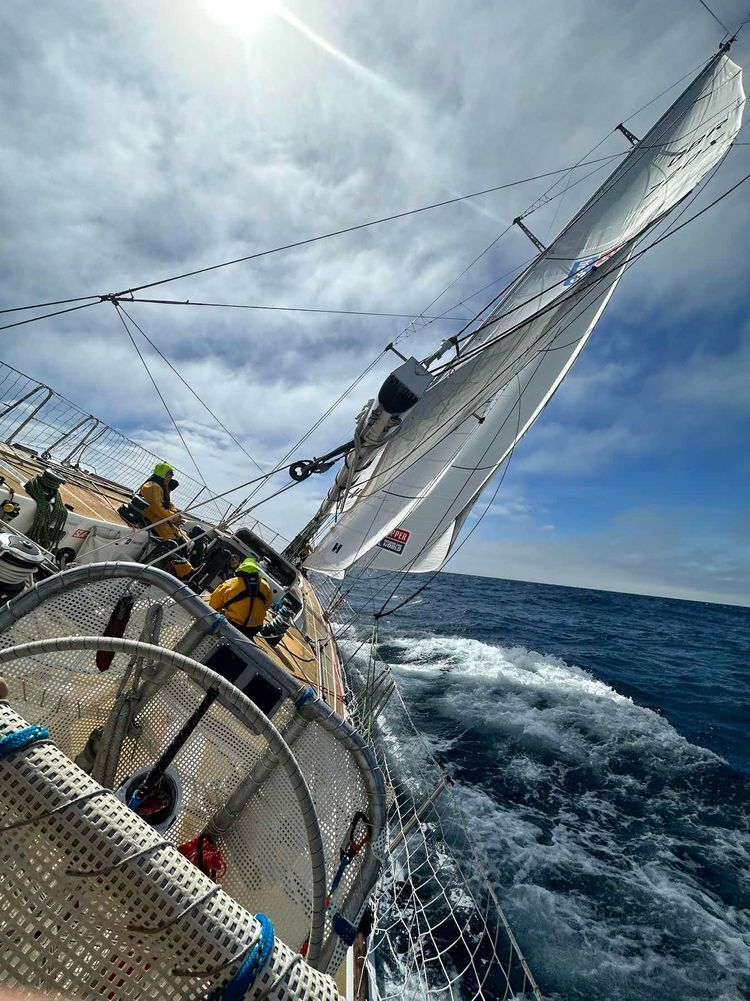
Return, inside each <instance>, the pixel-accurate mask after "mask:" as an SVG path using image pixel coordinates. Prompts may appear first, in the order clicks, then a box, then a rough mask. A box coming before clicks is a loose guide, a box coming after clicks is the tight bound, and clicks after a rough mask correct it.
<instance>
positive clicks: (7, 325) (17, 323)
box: [0, 296, 101, 330]
mask: <svg viewBox="0 0 750 1001" xmlns="http://www.w3.org/2000/svg"><path fill="white" fill-rule="evenodd" d="M87 298H89V299H91V298H93V296H87ZM71 301H75V300H71ZM100 302H101V296H97V297H96V300H95V301H94V302H84V303H83V304H82V305H80V306H69V307H68V309H56V310H55V311H54V313H42V314H41V316H30V317H29V318H28V319H27V320H16V321H15V322H14V323H4V324H3V325H2V326H1V327H0V330H10V328H11V327H22V326H23V325H24V324H26V323H36V321H37V320H46V319H47V318H48V317H50V316H61V315H62V314H63V313H75V312H76V310H78V309H88V307H89V306H98V305H99V303H100ZM20 308H21V309H25V308H27V307H25V306H22V307H20ZM5 312H12V310H6V311H5Z"/></svg>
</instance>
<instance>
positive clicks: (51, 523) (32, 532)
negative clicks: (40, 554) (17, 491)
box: [24, 473, 68, 549]
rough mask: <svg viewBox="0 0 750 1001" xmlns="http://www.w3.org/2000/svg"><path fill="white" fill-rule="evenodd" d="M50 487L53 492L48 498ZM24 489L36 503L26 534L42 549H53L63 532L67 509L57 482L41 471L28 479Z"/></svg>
mask: <svg viewBox="0 0 750 1001" xmlns="http://www.w3.org/2000/svg"><path fill="white" fill-rule="evenodd" d="M52 489H54V491H55V493H54V496H53V498H52V499H51V500H50V497H49V494H50V492H51V491H52ZM24 490H25V491H26V493H27V494H28V495H29V497H31V499H32V500H33V501H34V502H35V503H36V513H35V514H34V521H33V523H32V525H31V528H30V529H29V531H28V532H27V533H26V534H27V535H28V537H29V538H30V539H32V540H33V541H34V542H37V543H39V545H40V546H42V547H43V548H44V549H54V547H55V546H56V545H57V543H58V542H59V541H60V539H61V538H62V537H63V535H64V533H65V522H66V521H67V520H68V509H67V508H66V507H65V504H64V503H63V499H62V497H61V496H60V490H59V489H58V487H57V484H56V483H53V481H52V480H50V479H48V478H47V477H46V476H45V474H44V473H41V474H40V475H39V476H35V477H34V479H33V480H29V482H28V483H27V484H26V485H25V486H24Z"/></svg>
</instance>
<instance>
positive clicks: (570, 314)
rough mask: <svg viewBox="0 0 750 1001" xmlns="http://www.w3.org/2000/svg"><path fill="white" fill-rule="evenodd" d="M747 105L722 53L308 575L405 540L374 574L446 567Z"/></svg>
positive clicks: (611, 181) (502, 318)
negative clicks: (624, 277) (474, 508)
mask: <svg viewBox="0 0 750 1001" xmlns="http://www.w3.org/2000/svg"><path fill="white" fill-rule="evenodd" d="M743 105H744V92H743V89H742V79H741V70H740V68H739V67H738V66H737V65H736V64H735V63H734V62H732V60H731V59H729V58H728V57H727V56H726V54H725V53H723V52H722V53H719V54H718V55H717V56H715V57H714V58H713V59H712V60H711V61H710V62H709V63H708V64H707V66H706V67H705V68H704V69H703V70H702V71H701V73H699V74H698V76H697V77H696V79H695V80H694V81H693V82H692V83H691V84H690V85H689V86H688V87H687V89H686V90H685V91H684V92H683V94H682V95H680V97H678V98H677V100H676V101H675V102H674V104H673V105H672V106H671V108H670V109H669V110H668V111H667V112H666V113H665V114H664V115H663V116H662V118H661V119H660V120H659V121H658V122H657V124H656V125H655V126H654V127H653V128H652V129H651V130H650V131H649V132H648V134H647V135H646V136H645V137H644V138H643V139H642V140H641V141H640V142H639V143H638V144H637V145H636V146H635V147H634V149H633V150H632V152H631V153H630V154H629V155H628V156H627V157H626V158H625V159H624V160H623V162H622V163H621V164H620V166H619V167H618V169H617V170H615V171H614V173H613V174H612V175H611V176H610V177H609V178H608V179H607V181H605V183H604V184H603V185H602V186H601V187H600V188H599V190H598V191H597V192H596V193H595V194H594V195H593V196H592V198H590V199H589V201H588V202H587V203H586V205H585V206H584V207H583V208H582V209H581V211H580V212H579V213H578V214H577V215H576V216H575V217H574V219H573V220H572V221H571V222H570V223H569V224H568V226H567V227H566V228H565V229H564V230H563V231H562V233H561V234H560V235H559V236H558V237H557V239H556V240H555V241H554V242H553V243H552V244H551V245H550V247H548V248H547V250H546V251H544V252H543V253H542V254H541V255H540V256H539V257H538V258H537V259H536V261H535V262H534V263H533V265H532V266H531V267H530V268H528V269H527V270H526V272H525V273H524V274H523V275H522V276H521V277H520V278H519V279H518V281H517V282H516V283H515V284H514V285H513V286H512V287H511V289H510V290H509V291H508V292H507V293H506V295H505V296H504V297H503V299H502V300H501V302H500V303H499V304H498V306H497V307H496V308H495V310H494V311H493V313H492V314H491V316H490V318H489V320H488V321H487V322H485V324H484V325H483V326H482V328H481V329H480V331H479V332H478V333H476V334H475V335H474V336H473V337H472V338H471V340H470V342H469V344H468V348H467V349H465V351H464V352H463V360H462V361H461V362H460V363H458V364H456V365H454V366H452V367H450V368H448V369H447V370H446V371H445V372H444V374H443V375H442V376H441V377H440V378H438V379H436V381H435V382H434V383H433V385H432V386H431V387H430V388H429V389H428V390H427V392H426V393H425V394H424V396H423V397H422V398H421V399H420V400H419V402H418V403H417V404H416V405H415V406H414V407H413V408H412V409H411V410H410V411H409V412H408V413H407V414H406V415H405V417H404V419H403V422H402V424H401V426H400V427H399V429H398V432H397V433H396V434H395V435H393V437H392V438H390V439H389V441H388V442H387V443H386V445H385V446H384V448H383V449H382V452H381V453H380V456H379V458H378V460H377V465H376V466H375V469H374V471H373V472H372V474H371V475H370V476H369V478H368V480H367V482H366V483H364V484H363V485H361V487H359V486H358V485H357V484H356V483H354V484H353V485H352V489H351V491H350V496H351V497H353V498H354V502H353V503H352V504H351V506H350V507H349V509H348V510H347V511H345V512H344V514H343V515H342V516H341V518H340V519H339V520H338V522H337V523H336V524H335V525H334V526H333V528H332V529H331V530H330V531H329V532H328V533H327V534H326V536H325V537H324V538H323V539H322V540H321V542H320V543H319V545H318V547H317V548H316V550H315V552H314V553H313V554H312V556H311V557H309V558H308V560H307V561H306V565H307V566H309V567H311V568H314V569H316V570H320V571H322V572H324V573H330V574H334V575H338V574H341V573H342V572H343V571H344V570H345V569H346V568H347V567H349V566H351V565H352V563H354V562H356V561H357V560H360V559H362V557H364V556H366V554H368V553H370V551H371V550H373V548H374V547H378V544H379V543H380V542H381V541H382V540H386V539H387V537H388V536H389V534H391V533H393V532H394V530H399V533H400V534H399V536H398V538H396V539H394V540H393V541H394V542H395V543H396V545H393V546H388V545H387V544H385V543H384V546H383V547H378V549H379V550H380V551H379V552H377V553H376V554H375V555H374V556H371V557H368V559H367V561H366V562H368V563H369V562H370V561H372V564H373V565H375V566H386V567H389V568H394V569H396V568H398V569H404V570H428V569H433V568H434V567H435V566H437V565H439V564H440V562H442V560H443V559H444V558H445V556H446V555H447V553H448V551H449V549H450V546H451V545H452V544H453V542H454V541H455V538H456V535H457V530H456V525H457V522H458V521H459V520H461V519H465V517H466V514H467V513H468V509H469V507H470V505H471V503H472V502H473V500H474V499H476V496H477V495H478V493H479V492H480V491H481V488H482V486H483V485H484V484H485V483H486V482H487V480H488V479H489V478H490V477H491V476H492V475H493V473H494V472H495V470H496V469H497V468H498V466H499V465H500V464H501V463H502V462H503V461H504V460H505V458H506V457H507V456H508V454H509V453H510V451H511V449H512V448H513V446H514V444H515V442H516V441H517V440H518V438H519V437H520V436H521V435H522V434H523V433H525V431H526V430H528V428H529V427H530V426H531V424H532V423H533V421H534V420H535V419H536V417H537V416H538V414H539V413H540V412H541V409H542V408H543V406H544V404H545V403H546V401H547V400H548V399H549V397H550V396H551V395H552V393H553V392H554V390H555V389H556V387H557V386H558V385H559V383H560V381H561V380H562V378H563V377H564V376H565V374H566V372H567V371H568V370H569V368H570V366H571V365H572V363H573V361H574V360H575V358H576V357H577V355H578V354H579V353H580V350H581V349H582V348H583V346H584V344H585V342H586V340H587V339H588V337H589V336H590V335H591V332H592V330H593V328H594V325H595V324H596V321H597V320H598V318H599V316H600V315H601V313H602V311H603V309H604V307H605V306H606V304H607V301H608V299H609V297H610V296H611V294H612V292H613V291H614V288H615V286H616V284H617V281H618V279H619V277H620V275H621V274H622V270H623V268H624V267H625V265H626V264H627V260H628V258H629V256H630V254H631V253H632V251H633V247H634V245H635V241H636V240H637V239H638V238H639V237H640V236H641V235H642V234H643V232H644V231H645V230H646V229H648V228H649V227H650V226H652V225H653V224H654V223H655V222H657V221H659V220H660V219H662V218H663V217H664V216H665V215H666V214H667V213H668V212H669V211H670V210H671V209H672V208H674V206H675V205H677V203H678V202H680V201H681V200H682V198H684V197H685V196H686V195H687V194H688V193H689V192H690V191H691V190H692V189H693V188H694V187H695V185H696V184H697V183H698V182H699V181H700V180H701V179H702V178H703V177H704V176H705V175H706V174H707V173H708V171H709V170H711V169H712V167H714V166H715V165H716V164H717V163H718V162H719V161H720V160H721V159H722V157H723V156H724V155H725V154H726V152H727V151H728V149H729V148H730V146H731V143H732V141H733V139H734V136H735V135H736V133H737V131H738V130H739V128H740V125H741V119H742V108H743ZM458 527H460V525H459V526H458ZM381 554H382V555H381Z"/></svg>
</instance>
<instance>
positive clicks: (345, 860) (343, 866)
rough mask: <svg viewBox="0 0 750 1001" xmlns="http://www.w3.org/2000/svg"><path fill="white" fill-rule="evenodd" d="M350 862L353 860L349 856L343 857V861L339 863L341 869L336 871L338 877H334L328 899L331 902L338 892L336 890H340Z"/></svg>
mask: <svg viewBox="0 0 750 1001" xmlns="http://www.w3.org/2000/svg"><path fill="white" fill-rule="evenodd" d="M350 862H351V859H350V858H349V856H348V855H344V856H342V859H341V861H340V862H339V867H338V869H337V870H336V875H335V876H334V877H333V879H332V881H331V889H330V892H329V894H328V899H329V900H330V899H331V897H332V896H333V895H334V893H335V892H336V890H338V888H339V883H340V882H341V877H342V876H343V875H344V873H345V872H346V867H347V866H348V865H349V863H350Z"/></svg>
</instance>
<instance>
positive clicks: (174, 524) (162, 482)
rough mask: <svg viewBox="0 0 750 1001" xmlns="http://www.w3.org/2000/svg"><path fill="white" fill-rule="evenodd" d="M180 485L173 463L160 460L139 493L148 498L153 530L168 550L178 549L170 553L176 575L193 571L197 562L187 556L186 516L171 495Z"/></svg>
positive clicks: (145, 498) (146, 515) (149, 517)
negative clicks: (191, 561) (175, 504)
mask: <svg viewBox="0 0 750 1001" xmlns="http://www.w3.org/2000/svg"><path fill="white" fill-rule="evenodd" d="M176 486H177V480H176V479H175V478H174V470H173V469H172V467H171V466H170V465H169V463H168V462H157V463H156V465H155V466H154V471H153V473H152V474H151V476H150V477H149V479H147V480H146V482H145V483H144V484H143V486H142V487H141V488H140V490H139V491H138V493H139V494H140V495H141V497H143V499H144V500H145V501H148V507H147V508H146V510H145V511H144V512H143V517H144V519H145V520H146V521H147V522H148V523H149V524H150V525H152V526H153V527H152V528H151V531H152V532H155V533H156V535H158V536H159V538H160V539H162V540H163V544H162V545H163V550H164V552H165V553H171V551H172V550H176V552H174V553H173V554H172V555H170V557H169V561H170V563H171V564H172V566H173V568H174V573H175V575H176V576H177V577H187V575H188V574H190V573H192V572H193V565H192V564H191V563H190V561H189V560H188V559H187V558H186V556H185V553H186V552H187V551H188V549H189V547H190V542H189V540H188V538H187V536H186V535H185V534H184V533H183V532H182V530H181V528H180V526H181V525H182V522H183V517H182V515H181V514H180V512H179V511H178V510H177V508H176V507H175V506H174V504H173V503H172V498H171V496H170V494H171V491H172V490H173V489H174V488H175V487H176ZM165 519H166V520H165Z"/></svg>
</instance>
